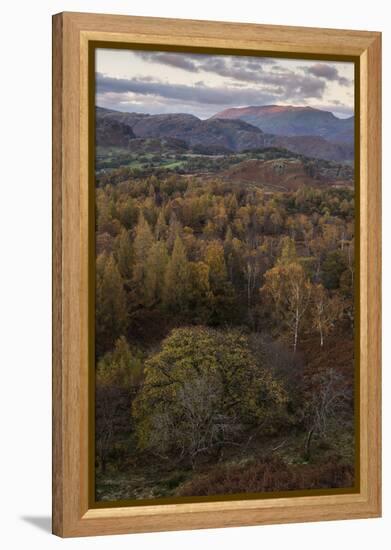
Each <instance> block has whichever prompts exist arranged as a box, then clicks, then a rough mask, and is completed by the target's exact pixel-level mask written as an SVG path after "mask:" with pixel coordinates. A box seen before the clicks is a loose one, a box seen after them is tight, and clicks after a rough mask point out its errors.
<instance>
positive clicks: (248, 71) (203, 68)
mask: <svg viewBox="0 0 391 550" xmlns="http://www.w3.org/2000/svg"><path fill="white" fill-rule="evenodd" d="M134 53H135V55H136V56H138V57H141V58H142V59H143V60H144V61H148V62H152V63H161V64H163V65H169V66H171V67H176V68H179V69H183V70H185V71H189V72H192V73H199V72H209V73H214V74H217V75H220V76H224V77H228V78H236V79H242V80H245V81H248V82H251V81H253V82H259V78H260V77H259V74H258V73H259V72H260V71H262V70H263V66H264V65H274V64H275V63H276V61H275V59H272V58H269V57H259V58H257V57H250V58H249V57H243V56H230V55H225V56H221V55H206V54H183V53H182V54H181V53H172V52H149V51H141V50H140V51H135V52H134Z"/></svg>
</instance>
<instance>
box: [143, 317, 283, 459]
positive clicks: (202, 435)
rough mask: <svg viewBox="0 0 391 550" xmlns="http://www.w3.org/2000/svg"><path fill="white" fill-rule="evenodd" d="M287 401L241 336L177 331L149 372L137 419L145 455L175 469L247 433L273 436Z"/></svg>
mask: <svg viewBox="0 0 391 550" xmlns="http://www.w3.org/2000/svg"><path fill="white" fill-rule="evenodd" d="M285 403H286V394H285V392H284V390H283V389H282V387H281V386H280V384H279V383H278V382H277V381H276V380H274V379H273V378H272V376H271V374H270V373H269V371H267V370H266V369H264V368H262V367H261V366H260V365H259V364H258V363H257V361H256V360H255V358H254V357H253V355H252V353H251V351H250V350H249V344H248V341H247V337H246V336H244V335H243V334H241V333H240V332H239V331H233V330H228V331H227V330H225V331H217V330H213V329H208V328H205V327H193V328H181V329H175V330H173V331H172V332H171V334H170V335H169V336H168V337H167V338H166V339H165V340H164V341H163V343H162V349H161V351H160V352H158V353H156V354H155V355H153V356H152V357H151V358H150V359H149V360H148V361H147V362H146V364H145V384H144V386H143V388H142V390H141V392H140V393H139V394H138V396H137V398H136V400H135V402H134V406H133V415H134V418H135V420H136V423H137V428H136V432H137V436H138V444H139V448H140V449H143V450H149V451H151V452H153V453H155V454H157V455H158V456H162V457H166V458H168V457H171V458H172V459H173V460H175V461H181V460H188V461H189V462H190V463H191V464H192V465H193V466H195V464H196V460H197V458H198V456H200V455H201V454H206V455H208V453H211V452H215V451H216V450H219V449H220V448H221V446H222V445H229V444H234V443H235V442H236V441H238V440H240V437H241V436H242V434H243V429H244V427H245V426H254V425H256V426H258V427H259V428H263V430H264V432H266V433H267V432H268V431H269V430H270V429H271V428H272V426H273V423H274V422H275V420H276V417H278V415H280V414H282V413H283V411H284V406H285Z"/></svg>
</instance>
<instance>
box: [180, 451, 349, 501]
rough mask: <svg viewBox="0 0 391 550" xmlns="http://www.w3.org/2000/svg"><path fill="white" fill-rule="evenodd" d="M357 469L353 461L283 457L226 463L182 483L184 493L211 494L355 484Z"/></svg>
mask: <svg viewBox="0 0 391 550" xmlns="http://www.w3.org/2000/svg"><path fill="white" fill-rule="evenodd" d="M353 483H354V469H353V467H352V466H351V465H349V464H341V463H336V462H335V461H330V462H328V463H325V464H316V465H314V464H311V465H310V464H295V465H290V464H286V463H285V462H283V461H282V460H281V459H279V458H274V457H271V458H265V459H262V460H259V461H256V462H254V463H246V464H237V465H232V464H224V465H219V466H216V467H215V468H213V469H212V470H209V472H208V473H207V474H200V475H198V476H196V477H194V478H193V479H192V480H190V481H189V482H187V483H185V484H184V485H182V487H181V488H180V489H179V491H178V494H179V495H181V496H209V495H219V494H235V493H264V492H270V491H293V490H299V489H329V488H337V487H352V486H353Z"/></svg>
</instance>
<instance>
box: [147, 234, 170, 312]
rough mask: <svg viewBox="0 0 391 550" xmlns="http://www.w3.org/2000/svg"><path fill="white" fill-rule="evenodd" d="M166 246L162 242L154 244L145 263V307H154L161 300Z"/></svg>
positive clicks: (166, 261) (166, 256)
mask: <svg viewBox="0 0 391 550" xmlns="http://www.w3.org/2000/svg"><path fill="white" fill-rule="evenodd" d="M168 261H169V258H168V252H167V246H166V243H165V242H164V241H157V242H155V243H154V244H153V245H152V246H151V248H150V250H149V252H148V255H147V258H146V262H145V270H146V274H145V289H144V294H145V298H146V303H147V305H149V306H150V305H154V304H156V303H157V302H161V301H162V300H163V292H164V278H165V274H166V268H167V264H168Z"/></svg>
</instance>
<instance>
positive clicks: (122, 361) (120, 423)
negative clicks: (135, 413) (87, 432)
mask: <svg viewBox="0 0 391 550" xmlns="http://www.w3.org/2000/svg"><path fill="white" fill-rule="evenodd" d="M142 372H143V361H142V355H141V353H140V352H137V351H136V350H132V349H131V348H130V346H129V344H128V342H127V341H126V339H125V338H124V337H123V336H121V337H120V338H119V339H118V340H117V341H116V343H115V347H114V349H113V350H112V351H110V352H108V353H106V354H105V355H104V356H103V357H101V359H99V361H98V363H97V367H96V374H95V388H96V390H95V391H96V397H95V401H96V414H95V430H96V432H95V433H96V449H97V455H98V458H99V465H100V468H101V471H102V473H104V472H105V471H106V465H107V461H108V458H109V456H110V452H111V451H112V448H113V442H114V440H115V438H116V437H118V435H121V434H122V435H124V434H126V433H127V432H128V431H129V410H130V408H131V401H132V398H133V397H134V395H135V394H136V391H137V389H138V388H139V386H140V384H141V381H142Z"/></svg>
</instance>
